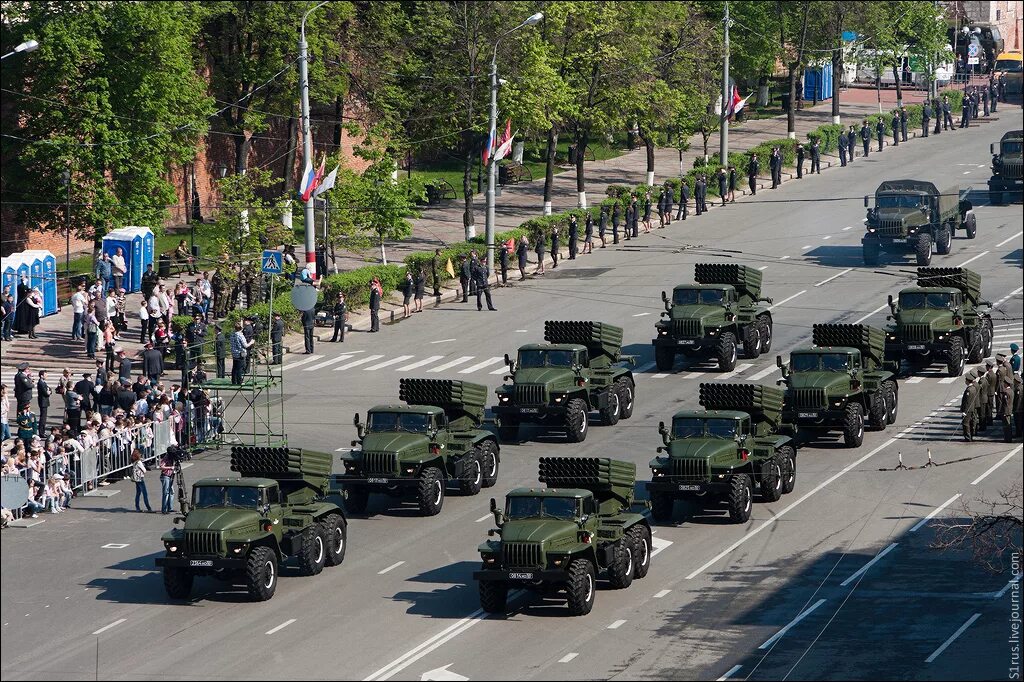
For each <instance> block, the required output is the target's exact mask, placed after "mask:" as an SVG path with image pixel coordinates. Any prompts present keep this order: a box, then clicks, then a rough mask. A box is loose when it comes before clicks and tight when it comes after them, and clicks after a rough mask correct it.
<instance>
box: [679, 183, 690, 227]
mask: <svg viewBox="0 0 1024 682" xmlns="http://www.w3.org/2000/svg"><path fill="white" fill-rule="evenodd" d="M689 212H690V185H689V184H688V183H687V182H686V178H683V182H682V183H681V184H680V185H679V209H678V210H677V211H676V220H686V216H687V215H688V214H689Z"/></svg>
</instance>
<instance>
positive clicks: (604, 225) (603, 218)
mask: <svg viewBox="0 0 1024 682" xmlns="http://www.w3.org/2000/svg"><path fill="white" fill-rule="evenodd" d="M607 231H608V207H607V206H602V207H601V215H600V216H598V219H597V236H598V238H599V239H600V240H601V248H602V249H603V248H605V247H607V246H608V242H607V241H605V238H604V233H605V232H607Z"/></svg>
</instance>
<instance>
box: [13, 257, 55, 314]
mask: <svg viewBox="0 0 1024 682" xmlns="http://www.w3.org/2000/svg"><path fill="white" fill-rule="evenodd" d="M0 273H2V276H3V286H4V287H8V291H9V292H10V293H11V295H12V296H14V300H15V303H17V302H18V283H19V282H21V278H22V277H27V278H28V285H29V286H30V287H32V288H33V289H39V291H40V292H41V293H42V294H43V309H42V311H40V314H41V315H44V316H45V315H52V314H54V313H55V312H57V259H56V258H55V257H54V255H53V254H52V253H50V252H49V251H44V250H42V249H32V250H29V251H21V252H19V253H12V254H11V255H10V256H8V257H7V258H3V259H0Z"/></svg>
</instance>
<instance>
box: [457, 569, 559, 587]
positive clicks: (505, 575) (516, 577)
mask: <svg viewBox="0 0 1024 682" xmlns="http://www.w3.org/2000/svg"><path fill="white" fill-rule="evenodd" d="M568 579H569V574H568V573H567V572H566V571H563V570H562V569H559V568H555V569H550V568H516V569H505V568H486V569H483V570H480V571H474V572H473V580H476V581H479V582H498V581H500V582H509V583H530V582H545V583H552V582H565V581H567V580H568Z"/></svg>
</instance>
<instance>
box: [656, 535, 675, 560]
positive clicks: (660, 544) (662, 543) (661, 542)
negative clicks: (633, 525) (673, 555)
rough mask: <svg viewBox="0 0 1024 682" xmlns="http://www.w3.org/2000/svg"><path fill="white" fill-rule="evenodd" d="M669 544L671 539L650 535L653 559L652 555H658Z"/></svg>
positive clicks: (670, 544)
mask: <svg viewBox="0 0 1024 682" xmlns="http://www.w3.org/2000/svg"><path fill="white" fill-rule="evenodd" d="M671 546H672V541H671V540H666V539H664V538H658V537H651V558H652V559H653V558H654V557H656V556H658V555H659V554H661V553H662V552H664V551H665V550H666V549H668V548H669V547H671Z"/></svg>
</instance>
